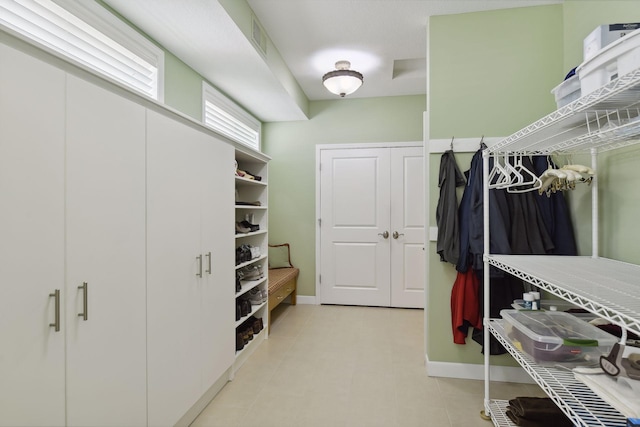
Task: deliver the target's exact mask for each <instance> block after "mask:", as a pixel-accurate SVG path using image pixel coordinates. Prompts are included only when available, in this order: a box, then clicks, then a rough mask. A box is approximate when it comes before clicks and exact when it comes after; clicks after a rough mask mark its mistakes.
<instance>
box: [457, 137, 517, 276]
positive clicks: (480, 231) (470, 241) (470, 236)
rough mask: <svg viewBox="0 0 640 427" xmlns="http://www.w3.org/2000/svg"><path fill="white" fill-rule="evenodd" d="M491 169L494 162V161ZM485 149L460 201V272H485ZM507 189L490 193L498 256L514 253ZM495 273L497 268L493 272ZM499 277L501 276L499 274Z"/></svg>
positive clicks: (473, 165)
mask: <svg viewBox="0 0 640 427" xmlns="http://www.w3.org/2000/svg"><path fill="white" fill-rule="evenodd" d="M490 167H491V162H490ZM482 169H483V167H482V149H480V150H478V151H476V153H475V154H474V155H473V158H472V159H471V166H470V168H469V171H468V173H467V174H468V179H469V181H468V183H467V186H466V187H465V190H464V193H463V195H462V201H461V202H460V209H459V211H458V214H459V222H460V230H461V234H460V257H459V260H458V264H457V265H456V269H457V270H458V271H460V272H466V271H467V269H468V268H469V266H471V267H472V268H473V269H474V270H482V269H483V266H484V264H483V260H482V255H483V253H484V222H483V221H484V212H483V208H482V207H483V205H484V203H483V190H482V179H483V176H482ZM505 194H506V192H505V191H504V190H491V191H489V234H490V236H491V241H490V250H491V253H494V254H504V255H508V254H511V245H510V243H509V233H508V230H510V229H511V221H510V216H509V207H508V203H507V199H506V195H505ZM492 271H493V269H492ZM495 275H497V276H501V275H502V273H501V272H499V271H496V272H495Z"/></svg>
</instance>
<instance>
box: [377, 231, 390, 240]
mask: <svg viewBox="0 0 640 427" xmlns="http://www.w3.org/2000/svg"><path fill="white" fill-rule="evenodd" d="M378 236H382V237H384V238H385V239H388V238H389V232H388V231H386V230H385V232H384V233H378Z"/></svg>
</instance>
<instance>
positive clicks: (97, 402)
mask: <svg viewBox="0 0 640 427" xmlns="http://www.w3.org/2000/svg"><path fill="white" fill-rule="evenodd" d="M88 106H91V108H87V107H88ZM66 111H67V121H66V124H67V125H66V128H67V129H66V168H65V169H66V186H65V201H66V203H65V206H66V245H65V248H66V251H65V252H66V257H65V260H66V264H65V266H66V287H65V293H64V301H65V312H66V316H65V317H66V321H65V322H63V323H64V326H65V334H66V341H67V353H66V362H67V363H66V366H67V368H66V399H67V405H66V407H67V425H69V426H79V427H86V426H103V425H109V426H131V425H144V423H145V422H146V417H147V414H146V410H145V406H146V373H145V366H146V345H145V339H146V316H145V312H146V310H145V307H146V286H145V273H146V272H145V264H146V260H145V199H144V195H145V174H144V164H145V144H144V136H145V126H144V124H145V109H144V107H142V106H140V105H139V104H136V103H134V102H132V101H129V100H127V99H125V98H122V97H120V96H118V95H115V94H113V93H112V92H109V91H107V90H105V89H102V88H99V87H97V86H95V85H93V84H90V83H88V82H86V81H84V80H81V79H80V78H78V77H74V76H72V75H68V76H67V103H66Z"/></svg>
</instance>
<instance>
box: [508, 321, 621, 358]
mask: <svg viewBox="0 0 640 427" xmlns="http://www.w3.org/2000/svg"><path fill="white" fill-rule="evenodd" d="M500 315H501V316H502V318H503V319H504V320H505V330H506V332H507V336H508V337H509V338H510V339H511V341H512V343H513V345H514V346H515V347H516V348H518V349H520V350H522V351H524V352H525V353H527V354H528V355H529V356H531V357H532V358H533V359H534V360H535V362H536V363H538V364H540V365H546V366H554V365H558V364H561V365H565V366H578V365H585V364H592V363H597V362H598V360H599V358H600V356H602V355H607V354H608V353H609V352H610V351H611V348H612V347H613V345H614V344H615V343H616V341H617V338H616V337H615V336H613V335H611V334H608V333H607V332H605V331H603V330H601V329H599V328H597V327H595V326H593V325H591V324H589V323H587V322H584V321H582V320H580V319H578V318H577V317H575V316H572V315H571V314H568V313H563V312H559V311H518V310H502V311H501V312H500Z"/></svg>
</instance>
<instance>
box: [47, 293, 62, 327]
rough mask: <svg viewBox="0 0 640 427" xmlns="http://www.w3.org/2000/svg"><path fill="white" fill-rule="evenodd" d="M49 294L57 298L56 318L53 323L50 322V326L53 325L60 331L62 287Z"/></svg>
mask: <svg viewBox="0 0 640 427" xmlns="http://www.w3.org/2000/svg"><path fill="white" fill-rule="evenodd" d="M49 296H50V297H53V298H54V299H55V317H54V319H55V320H54V321H53V323H49V326H51V327H53V328H54V330H55V331H56V332H60V289H56V290H55V291H53V293H52V294H49Z"/></svg>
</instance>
